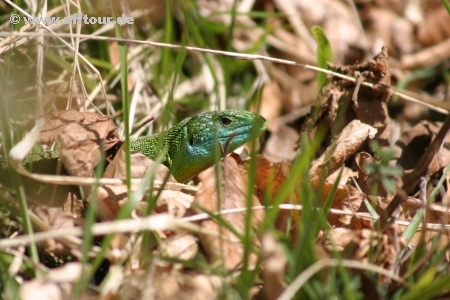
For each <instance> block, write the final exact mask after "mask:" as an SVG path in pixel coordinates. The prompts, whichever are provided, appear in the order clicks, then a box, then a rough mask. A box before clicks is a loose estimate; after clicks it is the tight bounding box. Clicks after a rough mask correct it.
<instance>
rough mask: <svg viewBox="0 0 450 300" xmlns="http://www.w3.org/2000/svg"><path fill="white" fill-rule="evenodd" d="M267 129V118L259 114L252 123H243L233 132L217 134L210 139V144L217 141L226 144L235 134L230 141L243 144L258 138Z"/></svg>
mask: <svg viewBox="0 0 450 300" xmlns="http://www.w3.org/2000/svg"><path fill="white" fill-rule="evenodd" d="M255 128H256V129H255ZM266 129H267V121H266V119H264V118H263V117H261V116H258V118H256V119H255V120H254V122H253V123H252V124H251V125H242V126H239V127H237V128H234V130H233V131H231V132H227V133H226V134H222V135H219V136H217V138H215V139H214V138H213V139H211V140H209V141H208V144H209V145H213V144H214V142H215V141H216V142H220V143H221V144H222V145H224V144H225V143H227V142H228V141H229V139H230V137H232V136H233V137H232V139H231V141H230V143H231V144H233V142H234V143H236V144H240V145H242V144H244V143H247V142H249V141H253V140H256V139H257V138H259V137H260V136H261V134H263V133H264V131H266ZM232 148H234V147H232Z"/></svg>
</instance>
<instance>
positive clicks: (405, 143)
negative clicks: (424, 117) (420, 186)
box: [395, 121, 450, 175]
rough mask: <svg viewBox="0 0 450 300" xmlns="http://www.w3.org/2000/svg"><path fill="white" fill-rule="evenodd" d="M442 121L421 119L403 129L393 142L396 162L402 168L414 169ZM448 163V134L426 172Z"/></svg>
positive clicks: (449, 161)
mask: <svg viewBox="0 0 450 300" xmlns="http://www.w3.org/2000/svg"><path fill="white" fill-rule="evenodd" d="M441 126H442V123H432V122H428V121H422V122H420V123H419V124H417V125H416V126H414V127H413V128H411V129H409V130H407V131H405V132H404V133H403V134H402V136H401V137H400V139H399V140H398V141H397V143H396V144H395V146H396V153H397V155H398V160H397V164H399V165H400V166H401V167H402V168H403V169H404V170H410V169H414V168H415V167H416V164H417V162H419V160H420V158H421V157H422V155H423V154H424V153H425V151H426V150H427V148H428V147H429V146H430V144H431V142H432V141H433V139H434V138H435V136H436V134H437V133H438V132H439V129H440V128H441ZM448 164H450V136H449V135H447V137H446V138H445V142H444V144H443V145H442V146H441V148H440V150H439V152H438V153H436V155H435V156H434V158H433V160H432V162H431V164H430V166H429V169H428V170H427V174H429V175H432V174H434V173H436V172H437V171H438V170H440V169H442V168H444V167H446V166H447V165H448Z"/></svg>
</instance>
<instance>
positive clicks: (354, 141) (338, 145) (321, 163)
mask: <svg viewBox="0 0 450 300" xmlns="http://www.w3.org/2000/svg"><path fill="white" fill-rule="evenodd" d="M376 133H377V130H376V129H375V128H373V127H372V126H370V125H367V124H364V123H361V122H360V121H359V120H353V121H351V122H350V123H349V124H348V125H347V126H345V128H344V130H343V131H342V132H341V133H340V134H339V135H338V137H337V138H336V139H335V140H334V141H333V143H332V144H331V145H330V146H329V147H328V148H327V149H326V151H325V152H324V153H323V154H322V155H321V156H320V157H319V158H318V159H316V160H314V161H313V162H312V163H311V169H310V174H311V176H312V178H315V177H317V178H323V179H325V178H327V177H328V175H330V174H331V173H333V172H335V171H336V170H338V169H339V168H341V167H342V165H343V164H344V162H345V161H346V160H347V159H348V158H349V157H350V155H353V154H354V153H355V152H356V151H357V150H358V149H359V147H361V145H362V144H363V143H364V141H365V140H366V139H367V138H371V139H372V138H374V136H375V134H376Z"/></svg>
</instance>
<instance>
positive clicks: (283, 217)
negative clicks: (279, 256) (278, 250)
mask: <svg viewBox="0 0 450 300" xmlns="http://www.w3.org/2000/svg"><path fill="white" fill-rule="evenodd" d="M291 168H292V165H291V164H289V163H287V162H280V163H272V162H270V161H268V160H267V159H265V158H264V157H263V156H261V155H260V156H258V163H257V176H256V190H257V192H258V197H259V199H260V202H261V203H264V201H263V197H264V195H265V192H266V190H267V189H270V195H271V199H274V198H275V197H276V195H277V193H278V192H279V191H280V189H281V187H282V186H283V184H284V183H285V182H286V180H287V178H288V177H289V176H290V172H291ZM311 184H312V187H313V189H314V190H315V191H318V190H320V191H321V195H322V198H321V202H320V203H319V205H322V204H323V203H325V200H326V199H327V197H328V195H329V193H330V191H331V189H332V186H333V184H332V183H323V182H322V181H321V180H319V179H317V178H316V179H313V180H312V182H311ZM295 186H296V187H299V188H300V187H301V180H300V179H299V180H298V182H297V183H296V184H295ZM363 199H364V195H363V194H361V193H360V192H359V191H358V190H357V189H356V188H354V187H352V186H350V185H345V186H344V187H342V188H338V189H337V191H336V195H335V198H334V199H333V203H332V205H331V207H332V208H336V209H342V210H345V211H349V212H357V211H358V210H359V208H360V206H361V203H362V201H363ZM290 201H291V202H290ZM284 203H292V204H301V199H300V192H299V191H294V193H293V194H292V195H290V196H289V198H288V199H286V200H285V202H284ZM299 217H300V212H299V211H296V210H294V211H289V210H281V211H280V212H279V214H278V217H277V220H276V223H275V227H276V228H277V229H279V230H282V231H286V228H288V222H289V220H290V219H292V221H293V222H294V225H293V226H291V228H292V229H291V237H292V239H293V240H294V241H295V239H296V238H297V229H296V226H295V222H297V221H298V219H299ZM327 218H328V221H329V222H330V223H331V224H332V225H335V226H343V225H348V224H349V223H350V219H351V216H343V215H334V214H329V215H328V217H327Z"/></svg>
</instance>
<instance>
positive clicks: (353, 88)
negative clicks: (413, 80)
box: [302, 48, 392, 146]
mask: <svg viewBox="0 0 450 300" xmlns="http://www.w3.org/2000/svg"><path fill="white" fill-rule="evenodd" d="M388 61H389V58H388V55H387V49H386V48H383V49H382V51H381V52H380V53H379V54H378V55H377V56H375V57H374V58H373V59H372V60H370V61H366V62H363V63H360V64H355V65H351V66H344V67H337V66H334V65H333V64H330V67H331V69H333V70H334V71H337V72H339V73H343V74H345V75H348V76H352V77H356V78H360V77H361V78H364V79H365V80H366V81H369V82H371V83H373V84H374V87H373V88H369V87H366V86H359V85H357V84H355V83H353V82H349V81H347V80H344V79H340V78H332V80H331V81H330V82H329V83H327V84H326V85H325V86H324V87H323V88H322V91H321V92H320V94H319V95H318V97H317V100H316V103H315V105H314V106H313V107H312V108H311V111H315V110H316V109H319V111H318V114H317V115H315V114H311V115H309V117H308V118H307V120H306V121H305V123H304V124H303V128H302V133H303V134H307V136H308V137H309V138H310V139H311V140H312V139H313V138H314V137H315V135H316V132H317V131H319V130H320V131H321V132H322V130H323V132H324V133H327V134H328V135H329V136H325V140H332V139H334V137H335V136H336V135H338V134H339V133H340V132H341V131H342V129H343V128H344V127H345V126H346V125H347V124H349V123H350V122H351V121H352V120H355V119H356V120H359V121H361V123H365V124H367V125H370V126H372V127H374V128H375V129H377V133H376V135H375V137H374V140H375V141H377V142H378V143H379V144H380V145H381V146H388V145H389V137H390V118H389V115H388V112H387V105H386V103H387V101H388V100H389V98H390V97H391V94H392V91H391V89H390V73H389V62H388ZM313 117H314V118H313ZM338 120H343V121H339V122H338ZM309 128H312V129H311V130H310V129H309Z"/></svg>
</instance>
